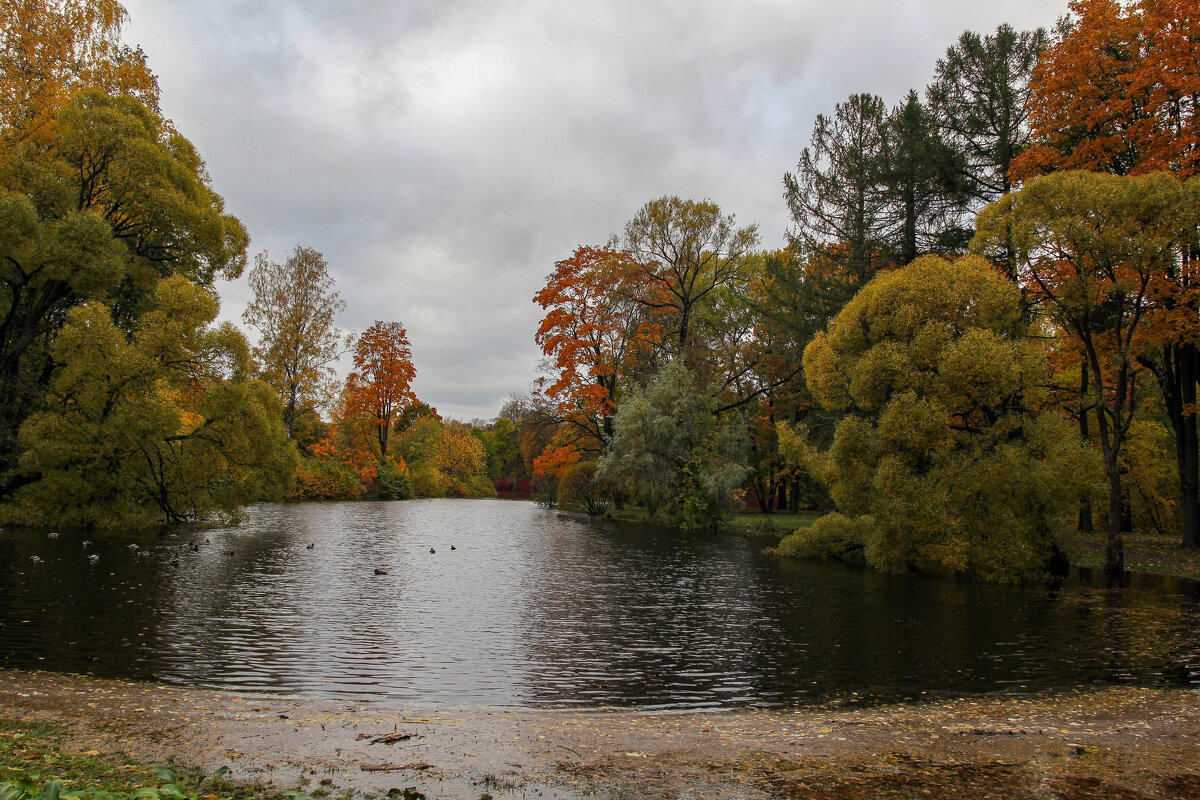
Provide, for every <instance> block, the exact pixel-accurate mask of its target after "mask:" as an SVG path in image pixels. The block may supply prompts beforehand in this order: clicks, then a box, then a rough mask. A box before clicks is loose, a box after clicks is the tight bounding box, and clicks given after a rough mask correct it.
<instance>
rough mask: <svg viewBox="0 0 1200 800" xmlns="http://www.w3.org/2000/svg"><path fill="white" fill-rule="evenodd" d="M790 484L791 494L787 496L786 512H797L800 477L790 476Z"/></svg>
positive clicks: (798, 507) (798, 510) (798, 508)
mask: <svg viewBox="0 0 1200 800" xmlns="http://www.w3.org/2000/svg"><path fill="white" fill-rule="evenodd" d="M791 484H792V485H791V494H790V496H789V497H788V513H789V514H799V513H800V479H799V478H792V481H791Z"/></svg>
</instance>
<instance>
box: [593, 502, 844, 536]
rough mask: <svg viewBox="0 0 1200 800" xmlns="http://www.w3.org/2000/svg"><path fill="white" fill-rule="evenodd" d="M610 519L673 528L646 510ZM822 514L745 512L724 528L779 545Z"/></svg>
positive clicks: (630, 510) (611, 513) (620, 513)
mask: <svg viewBox="0 0 1200 800" xmlns="http://www.w3.org/2000/svg"><path fill="white" fill-rule="evenodd" d="M607 516H608V517H609V518H611V519H615V520H619V521H620V522H629V523H636V524H638V525H660V526H663V527H670V524H669V523H667V522H664V521H662V520H658V519H651V518H650V517H648V516H647V515H646V510H645V509H643V508H625V509H622V510H620V511H615V510H610V511H609V512H608V514H607ZM820 516H821V514H820V513H819V512H817V511H801V512H800V513H798V514H786V513H775V514H762V513H760V512H758V511H745V512H742V513H739V514H735V515H734V516H733V517H732V518H730V519H729V520H727V521H726V522H725V524H724V525H723V526H722V530H723V531H724V532H726V533H737V534H741V535H743V536H755V537H762V538H763V539H774V540H775V541H774V542H770V544H775V542H778V541H779V540H780V539H782V538H783V537H784V536H787V535H788V534H789V533H791V532H792V531H794V530H796V529H797V528H807V527H808V526H809V525H812V524H813V522H814V521H816V519H817V518H818V517H820Z"/></svg>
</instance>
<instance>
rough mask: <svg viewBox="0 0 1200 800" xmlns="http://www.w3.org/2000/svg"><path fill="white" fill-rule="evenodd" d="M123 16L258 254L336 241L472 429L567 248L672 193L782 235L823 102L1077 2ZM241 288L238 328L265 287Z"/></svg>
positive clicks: (526, 343)
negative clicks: (970, 35)
mask: <svg viewBox="0 0 1200 800" xmlns="http://www.w3.org/2000/svg"><path fill="white" fill-rule="evenodd" d="M126 5H127V7H128V8H129V12H130V17H131V22H130V25H129V27H128V29H127V31H126V39H127V40H128V41H129V42H131V43H138V44H141V45H142V47H143V48H144V49H145V50H146V52H147V54H148V56H149V59H150V64H151V67H152V68H153V69H154V70H155V72H156V73H157V74H158V75H159V77H160V81H161V84H162V88H163V107H164V111H165V112H166V113H167V114H168V115H169V116H171V117H172V118H173V119H174V120H175V122H176V124H177V125H178V127H179V129H180V130H181V131H182V132H183V133H184V134H185V135H186V136H188V137H189V138H190V139H191V140H192V141H193V142H194V143H195V144H196V146H197V147H198V149H199V150H200V152H201V153H202V154H203V155H204V157H205V158H206V160H207V162H208V166H209V171H210V173H211V174H212V177H213V182H214V186H215V188H216V189H217V191H219V192H220V193H221V194H222V195H223V196H224V197H225V198H226V201H227V204H228V206H229V209H230V210H231V211H232V212H233V213H234V214H237V215H238V216H239V217H240V218H241V219H242V220H243V222H245V223H246V225H247V227H248V228H249V230H250V233H251V236H252V237H253V240H254V241H253V244H252V250H253V251H255V252H257V251H258V250H261V249H264V248H265V249H270V250H271V251H272V253H273V254H274V255H276V256H278V257H282V256H283V255H284V254H285V253H286V251H287V250H289V249H290V248H291V247H292V246H293V245H295V244H297V243H303V244H306V245H309V246H312V247H315V248H317V249H318V250H320V251H322V252H323V253H324V254H325V255H326V257H327V258H328V260H329V262H330V264H331V267H332V269H333V272H334V276H335V278H336V280H337V283H338V288H339V290H340V291H341V293H342V296H343V297H344V299H345V300H346V302H347V310H346V312H345V314H343V316H342V319H341V324H342V325H343V327H346V328H352V329H358V330H362V329H363V328H365V327H366V326H368V325H370V324H371V322H372V321H373V320H375V319H387V320H391V319H398V320H401V321H403V322H404V324H405V325H406V326H407V328H408V331H409V338H410V339H411V341H412V343H413V351H414V360H415V361H416V365H417V370H418V374H417V380H416V384H415V388H416V390H417V392H418V394H419V395H420V396H421V397H422V399H424V400H426V401H427V402H429V403H431V404H432V405H434V406H436V407H438V408H439V410H441V411H442V412H443V413H448V414H451V415H454V416H458V417H462V418H470V417H490V416H492V415H494V414H495V413H496V411H498V410H499V407H500V405H501V403H502V402H503V400H504V398H505V397H506V396H507V395H508V394H509V392H510V391H512V390H515V389H522V388H524V387H526V386H527V385H528V383H529V381H530V380H531V379H532V377H533V373H534V368H535V366H536V363H537V361H538V359H539V356H540V353H539V352H538V350H537V348H536V346H535V345H534V343H533V332H534V330H535V328H536V326H537V322H538V319H539V318H540V310H539V309H538V308H537V307H536V306H535V305H534V304H533V303H532V302H531V297H532V296H533V293H534V292H535V291H537V289H538V288H540V286H541V284H542V279H543V278H544V276H545V275H546V274H547V273H548V272H549V271H550V270H551V269H552V266H553V263H554V261H556V260H558V259H560V258H564V257H566V256H567V255H569V254H570V253H571V251H572V250H573V249H574V248H575V247H576V246H577V245H579V244H599V243H603V241H604V240H605V239H606V238H607V237H608V236H609V234H611V233H614V232H619V231H620V230H621V229H622V227H623V226H624V223H625V221H626V220H627V219H629V218H630V217H631V216H632V215H633V214H634V213H635V212H636V211H637V209H638V207H639V206H641V204H642V203H644V202H646V201H647V200H649V199H652V198H654V197H659V196H662V195H664V194H675V195H680V196H682V197H691V198H697V199H699V198H711V199H713V200H716V201H717V202H718V203H720V204H721V206H722V208H723V209H724V210H726V211H727V212H731V213H734V214H736V215H737V218H738V220H739V222H741V223H743V224H746V223H750V222H757V223H758V224H759V226H760V231H761V232H762V235H763V240H764V244H765V245H766V246H771V247H774V246H778V245H780V244H781V243H782V241H783V234H784V231H785V230H786V227H787V214H786V209H785V208H784V205H783V202H782V199H781V192H782V189H781V178H782V175H783V173H784V172H785V171H787V170H789V169H791V168H792V167H793V166H794V164H795V162H796V159H797V157H798V156H799V153H800V150H801V148H802V147H803V146H804V145H805V144H806V143H807V141H808V137H809V134H810V132H811V129H812V122H813V118H814V117H815V116H816V114H818V113H821V112H828V111H830V110H831V109H832V107H833V104H834V103H836V102H838V101H839V100H841V99H843V98H844V97H845V96H846V95H848V94H849V93H851V92H854V91H870V92H875V93H877V94H880V95H882V96H883V97H884V98H885V99H886V100H888V101H889V102H896V101H897V100H899V99H900V97H901V95H902V94H903V93H904V92H905V91H907V89H909V88H917V89H920V88H922V87H923V86H924V85H925V83H926V82H927V81H928V79H929V77H930V75H931V73H932V70H933V66H934V62H935V61H936V59H937V57H938V56H939V55H940V54H941V53H943V52H944V50H945V48H946V47H947V46H948V45H949V44H950V43H952V42H953V41H954V40H955V39H956V38H957V37H958V35H959V33H961V32H962V31H963V30H965V29H972V30H977V31H981V32H989V31H992V30H994V29H995V27H996V25H997V24H999V23H1001V22H1008V23H1010V24H1012V25H1014V26H1015V27H1018V28H1028V27H1035V26H1037V25H1045V26H1049V25H1052V24H1053V23H1054V21H1055V19H1056V17H1057V16H1058V15H1060V14H1061V13H1063V12H1064V11H1065V7H1066V2H1065V0H1054V1H1053V2H1049V3H1047V2H1045V0H1011V1H1010V2H994V3H987V4H983V3H958V2H952V0H908V2H883V0H879V1H878V2H866V0H856V1H853V2H847V3H841V4H835V3H815V2H789V1H788V0H753V1H751V2H745V1H743V2H733V0H728V1H727V2H717V1H716V0H713V1H712V2H699V1H698V0H687V1H686V2H685V1H684V0H676V1H675V2H659V3H644V2H632V0H629V1H628V2H621V1H619V2H609V3H605V2H594V3H552V2H546V1H545V0H516V1H514V2H483V0H479V1H478V2H475V1H473V0H461V1H460V2H439V3H418V2H366V1H365V0H364V1H363V2H336V1H335V0H325V1H324V2H316V1H315V0H313V1H310V2H299V3H298V2H291V1H288V2H285V1H284V0H274V2H262V1H261V0H213V1H211V2H205V3H194V2H189V1H188V0H126ZM221 291H222V295H223V300H224V309H223V314H224V315H225V316H226V317H228V318H230V319H234V320H238V318H239V315H240V313H241V308H242V306H243V305H244V303H245V301H246V299H247V289H246V287H245V281H244V279H243V280H242V281H238V282H234V283H231V284H227V285H224V286H222V287H221Z"/></svg>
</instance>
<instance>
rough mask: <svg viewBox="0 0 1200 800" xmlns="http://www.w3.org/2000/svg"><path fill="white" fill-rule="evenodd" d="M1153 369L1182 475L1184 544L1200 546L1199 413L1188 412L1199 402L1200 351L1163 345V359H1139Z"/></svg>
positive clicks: (1180, 478)
mask: <svg viewBox="0 0 1200 800" xmlns="http://www.w3.org/2000/svg"><path fill="white" fill-rule="evenodd" d="M1138 360H1139V361H1140V362H1141V363H1142V365H1143V366H1145V367H1148V368H1150V369H1151V370H1152V371H1153V372H1154V377H1155V378H1156V379H1157V380H1158V388H1159V389H1160V390H1161V391H1162V396H1163V405H1164V407H1165V408H1166V411H1167V419H1169V420H1170V421H1171V433H1172V436H1173V438H1174V439H1175V467H1176V472H1177V474H1178V476H1179V513H1180V522H1181V526H1180V527H1181V528H1182V544H1183V546H1184V547H1200V503H1198V502H1197V491H1198V490H1200V476H1198V474H1197V472H1198V463H1200V458H1198V457H1197V437H1196V415H1195V413H1188V411H1189V410H1190V409H1194V408H1195V407H1196V406H1195V403H1196V380H1197V378H1198V377H1200V374H1198V371H1200V351H1197V349H1196V347H1195V345H1190V344H1172V345H1167V346H1165V347H1164V348H1163V351H1162V358H1161V359H1160V360H1158V361H1152V360H1151V359H1149V358H1145V357H1143V358H1139V359H1138Z"/></svg>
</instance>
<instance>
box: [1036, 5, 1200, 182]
mask: <svg viewBox="0 0 1200 800" xmlns="http://www.w3.org/2000/svg"><path fill="white" fill-rule="evenodd" d="M1070 8H1071V11H1072V12H1073V16H1071V17H1069V18H1067V19H1066V20H1065V21H1064V23H1063V24H1062V25H1060V28H1059V31H1058V36H1057V38H1056V41H1055V43H1054V45H1053V46H1052V47H1051V48H1050V49H1049V50H1047V51H1046V52H1045V53H1043V54H1042V57H1041V60H1040V61H1039V62H1038V65H1037V67H1036V68H1035V69H1034V72H1033V77H1032V79H1031V80H1030V84H1029V89H1030V101H1029V124H1030V132H1031V134H1032V140H1033V143H1034V144H1033V146H1032V147H1030V148H1029V149H1027V150H1026V151H1025V152H1024V153H1022V154H1021V155H1020V156H1019V157H1018V158H1017V159H1016V160H1015V161H1014V164H1013V172H1014V174H1015V176H1016V177H1018V178H1028V177H1030V176H1033V175H1039V174H1045V173H1047V172H1050V171H1053V170H1056V169H1086V170H1090V171H1095V172H1111V173H1113V174H1116V175H1126V174H1139V173H1146V172H1154V171H1156V170H1167V171H1170V172H1173V173H1174V174H1176V175H1177V176H1179V177H1180V178H1188V177H1190V176H1192V175H1195V174H1197V173H1200V116H1198V111H1200V109H1198V108H1197V106H1198V105H1200V6H1197V5H1196V3H1195V2H1194V0H1135V1H1134V2H1131V3H1121V2H1117V0H1073V2H1072V3H1071V4H1070Z"/></svg>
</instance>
